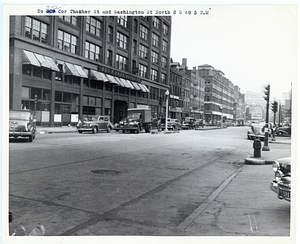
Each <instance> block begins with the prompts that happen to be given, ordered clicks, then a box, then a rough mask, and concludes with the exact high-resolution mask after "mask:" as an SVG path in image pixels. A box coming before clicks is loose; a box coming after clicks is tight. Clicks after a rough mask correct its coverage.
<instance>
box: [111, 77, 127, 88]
mask: <svg viewBox="0 0 300 244" xmlns="http://www.w3.org/2000/svg"><path fill="white" fill-rule="evenodd" d="M114 78H115V79H116V80H117V81H118V82H119V84H120V86H122V87H126V85H125V84H124V82H123V81H122V80H121V79H120V78H119V77H114Z"/></svg>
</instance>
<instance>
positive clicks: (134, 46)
mask: <svg viewBox="0 0 300 244" xmlns="http://www.w3.org/2000/svg"><path fill="white" fill-rule="evenodd" d="M132 49H133V53H134V54H136V50H137V41H136V40H133V46H132Z"/></svg>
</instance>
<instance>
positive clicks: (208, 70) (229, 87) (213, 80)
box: [198, 64, 234, 122]
mask: <svg viewBox="0 0 300 244" xmlns="http://www.w3.org/2000/svg"><path fill="white" fill-rule="evenodd" d="M198 72H199V75H200V76H201V77H202V78H204V79H205V98H204V116H205V120H206V121H207V122H217V121H221V119H222V118H223V121H225V120H233V110H234V85H233V83H232V82H231V81H230V80H229V79H227V78H226V77H225V74H224V73H223V72H222V71H221V70H217V69H215V68H214V67H213V66H211V65H208V64H205V65H200V66H198Z"/></svg>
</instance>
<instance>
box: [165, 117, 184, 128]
mask: <svg viewBox="0 0 300 244" xmlns="http://www.w3.org/2000/svg"><path fill="white" fill-rule="evenodd" d="M180 127H181V124H180V122H179V120H178V119H170V118H168V130H175V129H180ZM160 128H161V129H162V130H164V129H165V128H166V118H160Z"/></svg>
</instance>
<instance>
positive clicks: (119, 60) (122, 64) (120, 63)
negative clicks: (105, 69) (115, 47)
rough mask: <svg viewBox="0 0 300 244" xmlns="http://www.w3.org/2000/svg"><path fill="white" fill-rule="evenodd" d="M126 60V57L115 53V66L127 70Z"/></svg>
mask: <svg viewBox="0 0 300 244" xmlns="http://www.w3.org/2000/svg"><path fill="white" fill-rule="evenodd" d="M127 62H128V59H127V58H125V57H123V56H121V55H119V54H117V55H116V68H118V69H121V70H124V71H127Z"/></svg>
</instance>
